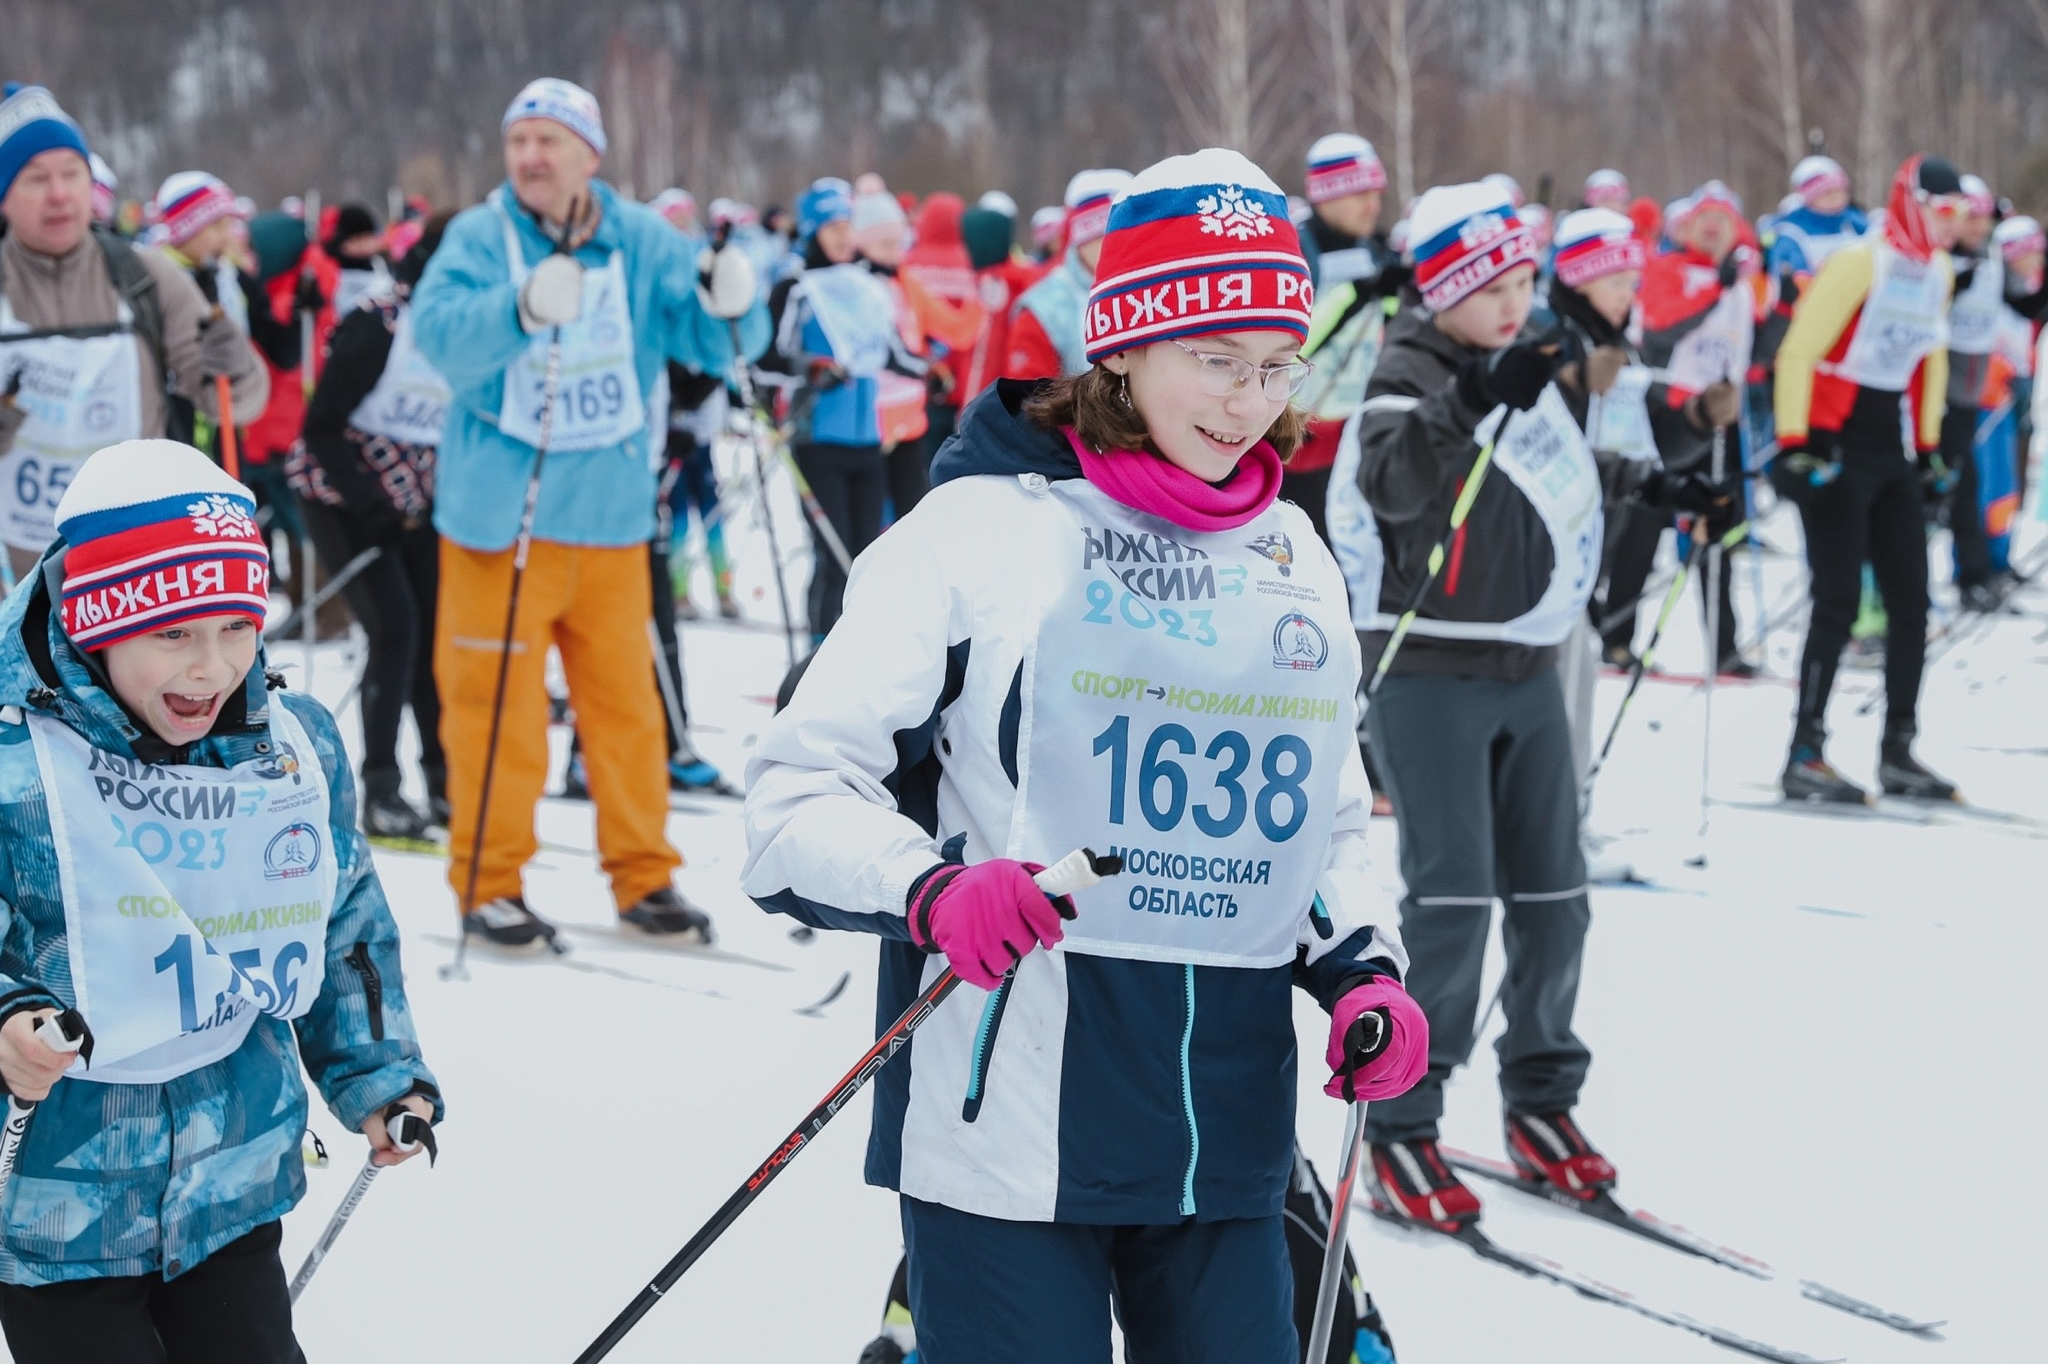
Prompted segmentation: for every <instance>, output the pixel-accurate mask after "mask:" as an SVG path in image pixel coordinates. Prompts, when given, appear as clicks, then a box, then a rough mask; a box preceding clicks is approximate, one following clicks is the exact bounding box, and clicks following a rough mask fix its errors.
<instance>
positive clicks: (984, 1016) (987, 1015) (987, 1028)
mask: <svg viewBox="0 0 2048 1364" xmlns="http://www.w3.org/2000/svg"><path fill="white" fill-rule="evenodd" d="M1015 979H1016V978H1015V977H1014V976H1011V977H1006V978H1005V979H1004V981H1003V983H1002V984H1001V985H998V986H996V988H995V989H994V990H993V991H991V992H990V994H989V997H988V1003H987V1004H984V1005H983V1006H982V1009H981V1025H980V1026H979V1027H977V1028H976V1029H975V1030H974V1060H973V1063H972V1064H971V1065H970V1066H969V1067H968V1071H967V1101H966V1102H965V1103H963V1104H961V1105H960V1121H962V1122H973V1121H974V1120H975V1119H976V1118H978V1117H980V1116H981V1095H982V1091H983V1089H984V1087H985V1086H986V1083H987V1080H988V1062H989V1055H990V1053H992V1052H993V1051H994V1050H995V1046H996V1029H997V1028H1000V1027H1001V1026H1002V1025H1003V1006H1004V1005H1005V1004H1007V1003H1008V1002H1009V998H1010V985H1011V982H1012V981H1014V980H1015Z"/></svg>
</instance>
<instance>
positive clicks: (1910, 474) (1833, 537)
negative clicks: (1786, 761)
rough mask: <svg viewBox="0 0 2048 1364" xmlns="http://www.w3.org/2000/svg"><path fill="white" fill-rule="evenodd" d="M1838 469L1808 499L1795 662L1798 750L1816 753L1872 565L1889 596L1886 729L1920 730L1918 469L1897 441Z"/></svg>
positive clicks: (1846, 455) (1922, 639)
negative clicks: (1802, 636) (1801, 649)
mask: <svg viewBox="0 0 2048 1364" xmlns="http://www.w3.org/2000/svg"><path fill="white" fill-rule="evenodd" d="M1848 439H1849V438H1848V437H1846V436H1845V448H1844V450H1843V453H1842V472H1841V474H1840V475H1839V476H1837V477H1836V479H1835V480H1834V481H1833V482H1832V483H1829V484H1827V485H1826V486H1824V487H1820V488H1814V489H1812V490H1811V491H1809V492H1806V493H1804V494H1803V495H1802V497H1801V499H1800V503H1799V519H1800V521H1801V522H1802V523H1803V524H1804V526H1805V528H1806V563H1807V567H1808V568H1809V569H1810V570H1811V571H1812V575H1813V582H1812V588H1811V590H1812V593H1813V619H1812V621H1811V623H1810V624H1809V625H1808V626H1807V630H1806V650H1805V653H1804V654H1803V656H1802V657H1801V658H1800V660H1799V711H1798V720H1797V722H1796V725H1795V728H1794V730H1793V735H1792V744H1793V747H1794V748H1800V747H1810V748H1812V749H1814V750H1815V751H1818V750H1819V749H1820V748H1821V746H1822V744H1823V743H1824V742H1825V740H1826V738H1827V713H1828V697H1829V695H1830V694H1831V693H1832V692H1833V691H1834V687H1835V670H1836V668H1837V667H1838V666H1839V665H1840V663H1841V661H1842V648H1843V646H1844V645H1846V644H1847V643H1848V642H1849V630H1850V627H1851V626H1853V625H1854V624H1855V623H1856V613H1857V611H1858V609H1859V608H1860V606H1861V603H1862V600H1863V565H1864V563H1865V562H1866V561H1867V562H1868V563H1869V564H1870V568H1871V572H1872V574H1873V575H1874V576H1875V577H1876V579H1877V591H1878V595H1879V596H1880V597H1882V598H1883V599H1884V609H1885V616H1886V629H1885V647H1884V691H1885V730H1886V732H1887V733H1908V734H1910V733H1911V732H1912V731H1913V729H1914V722H1915V712H1916V711H1917V709H1918V706H1919V702H1920V674H1921V672H1922V670H1923V668H1924V666H1925V661H1926V657H1927V528H1926V518H1925V515H1924V512H1923V501H1922V497H1921V489H1920V472H1919V469H1918V467H1917V466H1916V465H1915V464H1914V463H1913V462H1912V461H1911V460H1908V459H1906V458H1905V457H1904V455H1903V453H1902V451H1901V448H1900V446H1899V445H1898V443H1897V442H1896V440H1895V439H1894V440H1893V441H1892V442H1890V443H1885V442H1879V443H1878V444H1877V446H1876V447H1875V448H1860V447H1858V446H1855V445H1851V444H1848V443H1847V441H1848Z"/></svg>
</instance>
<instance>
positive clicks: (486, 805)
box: [440, 224, 569, 980]
mask: <svg viewBox="0 0 2048 1364" xmlns="http://www.w3.org/2000/svg"><path fill="white" fill-rule="evenodd" d="M542 227H543V231H545V228H546V225H545V224H543V225H542ZM568 233H569V228H568V226H567V225H566V224H564V226H563V229H562V237H561V238H560V239H559V240H557V241H556V243H555V249H556V250H557V251H561V252H564V253H566V252H567V251H568V249H569V242H568ZM561 382H562V328H561V324H560V323H557V324H556V325H555V326H554V327H553V328H551V329H550V330H549V332H548V362H547V369H546V371H545V373H544V375H543V377H542V379H541V407H540V439H539V440H538V441H536V442H535V443H534V447H533V470H532V472H531V473H529V474H527V476H526V501H525V502H524V503H523V504H522V505H521V507H520V510H519V534H518V536H517V537H516V538H515V539H514V540H513V542H512V590H511V591H510V592H509V593H507V594H506V597H505V631H504V634H503V636H502V637H501V638H500V640H499V648H498V680H497V682H496V683H495V684H494V686H493V687H492V690H491V734H490V738H489V739H488V740H487V741H486V742H485V744H484V779H483V783H482V786H481V787H480V788H479V790H478V792H477V798H476V829H475V831H474V832H473V833H472V834H471V836H470V840H469V874H468V875H467V876H466V877H465V878H464V885H463V888H462V903H461V904H460V905H458V906H457V909H458V910H459V911H460V914H461V918H460V919H459V920H458V921H457V923H456V928H457V929H458V930H459V931H458V932H457V933H456V934H455V960H454V961H453V962H451V963H449V964H448V965H446V966H443V967H442V968H441V970H440V976H441V979H443V980H450V979H454V980H467V979H469V964H468V963H469V916H470V912H471V911H472V910H474V909H475V908H476V878H477V873H478V872H479V871H480V870H482V867H483V856H484V826H485V823H486V822H487V821H488V820H489V818H490V813H491V779H492V778H493V777H494V776H496V775H497V770H498V734H499V731H500V730H501V729H503V728H504V724H505V684H506V681H507V680H508V679H509V678H510V676H511V673H512V637H513V634H514V632H515V631H516V630H517V628H518V625H519V590H520V588H521V587H523V586H524V585H525V583H526V557H527V555H528V553H529V552H530V551H531V550H532V549H533V518H534V515H535V513H536V511H537V510H538V509H539V507H540V476H541V470H542V469H544V468H545V467H546V466H547V462H548V445H549V443H550V442H552V441H553V439H554V435H555V396H556V390H557V389H558V388H559V387H560V386H561ZM544 936H545V937H546V938H547V940H548V947H549V948H550V949H551V950H552V951H554V952H556V953H561V952H563V951H564V950H565V949H564V948H563V946H562V944H561V943H560V942H559V941H558V940H557V939H556V937H555V934H554V931H553V930H552V928H550V929H548V930H547V931H546V932H545V934H544Z"/></svg>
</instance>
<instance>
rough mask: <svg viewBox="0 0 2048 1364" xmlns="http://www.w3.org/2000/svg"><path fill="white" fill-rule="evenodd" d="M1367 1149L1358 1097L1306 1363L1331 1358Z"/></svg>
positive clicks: (1347, 1122)
mask: <svg viewBox="0 0 2048 1364" xmlns="http://www.w3.org/2000/svg"><path fill="white" fill-rule="evenodd" d="M1364 1150H1365V1100H1363V1099H1359V1100H1356V1101H1355V1102H1353V1103H1352V1104H1351V1111H1350V1113H1349V1114H1348V1115H1347V1116H1346V1117H1345V1119H1344V1159H1343V1162H1342V1163H1341V1164H1340V1165H1339V1167H1338V1178H1337V1191H1336V1197H1335V1198H1334V1199H1333V1200H1332V1203H1331V1207H1330V1239H1329V1241H1328V1242H1327V1243H1326V1244H1325V1245H1324V1246H1323V1276H1322V1278H1321V1280H1320V1281H1318V1283H1317V1285H1316V1314H1315V1317H1314V1319H1313V1320H1312V1321H1311V1322H1310V1325H1309V1329H1308V1352H1307V1353H1306V1354H1304V1355H1303V1356H1302V1359H1303V1360H1304V1361H1305V1364H1324V1361H1326V1360H1327V1359H1329V1357H1330V1334H1331V1332H1333V1331H1335V1330H1336V1329H1337V1294H1338V1293H1339V1292H1340V1291H1342V1288H1343V1283H1344V1252H1345V1250H1347V1249H1348V1248H1349V1245H1350V1238H1349V1235H1348V1233H1349V1231H1350V1227H1351V1202H1352V1195H1353V1193H1354V1192H1355V1187H1356V1185H1357V1183H1358V1167H1359V1165H1360V1164H1361V1163H1362V1162H1361V1160H1360V1157H1361V1155H1362V1153H1363V1152H1364ZM1347 1353H1348V1352H1347Z"/></svg>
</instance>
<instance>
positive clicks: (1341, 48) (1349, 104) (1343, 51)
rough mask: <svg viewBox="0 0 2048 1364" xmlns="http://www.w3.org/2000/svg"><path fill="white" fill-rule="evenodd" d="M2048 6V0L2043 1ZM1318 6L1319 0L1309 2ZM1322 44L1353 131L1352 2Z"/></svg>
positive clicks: (1344, 121)
mask: <svg viewBox="0 0 2048 1364" xmlns="http://www.w3.org/2000/svg"><path fill="white" fill-rule="evenodd" d="M2043 2H2044V3H2048V0H2043ZM1309 3H1310V4H1311V5H1317V4H1318V0H1309ZM1319 7H1320V8H1321V10H1322V16H1321V17H1322V21H1323V45H1324V47H1325V48H1326V49H1327V51H1326V54H1325V55H1327V56H1328V57H1329V59H1330V119H1331V121H1332V122H1333V123H1335V124H1336V128H1337V131H1340V132H1352V131H1355V130H1356V127H1357V123H1358V115H1357V111H1356V106H1355V104H1354V102H1353V100H1352V98H1351V82H1352V77H1353V69H1352V64H1351V58H1352V52H1351V0H1320V4H1319Z"/></svg>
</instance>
